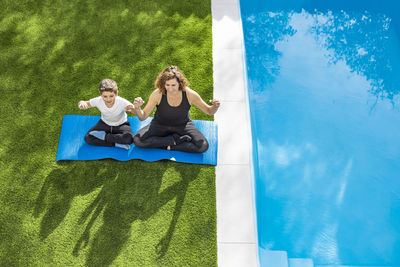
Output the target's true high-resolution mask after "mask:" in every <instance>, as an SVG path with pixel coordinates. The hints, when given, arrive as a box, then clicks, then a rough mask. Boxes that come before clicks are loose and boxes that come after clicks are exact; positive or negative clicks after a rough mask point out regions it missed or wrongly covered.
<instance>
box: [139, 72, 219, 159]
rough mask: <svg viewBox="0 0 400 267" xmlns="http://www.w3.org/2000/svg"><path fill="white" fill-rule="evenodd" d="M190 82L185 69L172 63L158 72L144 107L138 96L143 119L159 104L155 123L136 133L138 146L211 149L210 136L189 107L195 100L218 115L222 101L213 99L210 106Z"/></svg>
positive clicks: (153, 121) (188, 149) (182, 149)
mask: <svg viewBox="0 0 400 267" xmlns="http://www.w3.org/2000/svg"><path fill="white" fill-rule="evenodd" d="M188 86H189V82H188V81H187V79H186V77H185V76H184V75H183V73H182V71H181V70H180V69H179V68H178V67H177V66H169V67H167V68H166V69H164V70H163V71H162V72H161V73H160V74H159V75H158V77H157V79H156V81H155V87H156V89H155V90H154V91H153V93H152V94H151V95H150V97H149V102H148V103H147V105H146V106H145V107H144V109H143V110H142V109H141V106H142V105H143V104H144V101H143V99H142V98H141V97H137V98H135V101H134V102H133V105H134V108H135V112H136V114H137V116H138V118H139V119H140V120H142V121H143V120H145V119H147V118H148V117H149V115H150V114H151V113H152V111H153V110H154V108H155V107H157V110H156V113H155V115H154V119H153V120H152V121H151V123H150V124H149V125H147V126H145V127H143V128H142V129H140V130H139V132H138V133H137V134H136V136H135V137H134V139H133V141H134V143H135V145H136V146H138V147H157V148H165V149H168V150H179V151H185V152H192V153H202V152H204V151H206V150H207V149H208V142H207V140H206V138H205V137H204V135H203V134H202V133H201V132H200V131H199V130H198V129H197V128H196V127H195V126H194V124H193V122H192V121H191V120H190V115H189V109H190V107H191V105H192V104H193V105H195V106H196V107H198V108H199V109H200V110H201V111H203V112H204V113H206V114H208V115H214V114H215V113H216V112H217V110H218V108H219V106H220V102H219V101H218V100H215V99H214V100H210V103H211V106H209V105H207V104H206V103H205V102H204V101H203V99H201V97H200V95H199V94H198V93H196V92H195V91H193V90H192V89H190V88H189V87H188Z"/></svg>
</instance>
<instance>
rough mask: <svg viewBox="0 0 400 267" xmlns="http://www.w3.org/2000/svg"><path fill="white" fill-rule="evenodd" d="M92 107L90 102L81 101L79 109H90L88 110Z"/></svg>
mask: <svg viewBox="0 0 400 267" xmlns="http://www.w3.org/2000/svg"><path fill="white" fill-rule="evenodd" d="M91 107H92V105H90V102H89V101H85V100H81V101H79V103H78V108H79V109H88V108H91Z"/></svg>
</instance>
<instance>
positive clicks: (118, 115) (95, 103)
mask: <svg viewBox="0 0 400 267" xmlns="http://www.w3.org/2000/svg"><path fill="white" fill-rule="evenodd" d="M89 102H90V105H91V106H92V107H96V108H98V109H99V110H100V112H101V119H102V120H103V121H104V122H105V123H106V124H108V125H110V126H118V125H121V124H123V123H124V122H126V121H127V119H128V115H126V112H125V108H126V106H129V105H132V106H133V104H132V103H131V102H129V101H128V100H126V99H125V98H122V97H119V96H117V97H116V98H115V103H114V105H113V106H112V107H111V108H108V107H107V106H106V103H105V102H104V100H103V98H101V96H98V97H95V98H92V99H90V100H89Z"/></svg>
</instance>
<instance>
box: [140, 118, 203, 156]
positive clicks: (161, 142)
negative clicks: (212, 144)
mask: <svg viewBox="0 0 400 267" xmlns="http://www.w3.org/2000/svg"><path fill="white" fill-rule="evenodd" d="M172 134H178V135H180V136H182V135H189V136H190V137H191V138H192V141H191V142H182V143H180V144H179V145H174V143H175V140H174V138H173V137H172V136H171V135H172ZM133 142H134V143H135V146H138V147H153V148H164V149H165V148H167V147H168V146H170V148H171V150H179V151H184V152H191V153H203V152H204V151H206V150H207V149H208V142H207V139H206V138H205V137H204V135H203V134H202V133H201V132H200V131H199V130H198V129H197V128H196V126H194V123H193V122H192V121H189V122H187V123H186V124H184V125H182V126H165V125H161V124H158V123H157V122H155V121H152V122H151V123H150V124H149V125H147V126H145V127H143V128H142V129H140V130H139V132H137V134H136V135H135V137H134V138H133Z"/></svg>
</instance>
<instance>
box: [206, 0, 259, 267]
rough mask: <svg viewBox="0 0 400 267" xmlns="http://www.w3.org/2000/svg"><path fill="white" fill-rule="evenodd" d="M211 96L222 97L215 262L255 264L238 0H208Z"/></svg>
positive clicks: (217, 176)
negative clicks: (216, 259) (210, 10)
mask: <svg viewBox="0 0 400 267" xmlns="http://www.w3.org/2000/svg"><path fill="white" fill-rule="evenodd" d="M211 6H212V15H213V20H212V23H213V26H212V28H213V69H214V77H213V78H214V97H215V98H218V99H220V100H221V108H220V110H219V111H218V112H217V114H216V115H215V121H216V122H217V123H218V129H219V133H218V138H219V142H218V143H219V144H218V153H219V155H218V165H217V167H216V198H217V246H218V266H222V267H224V266H229V267H231V266H250V267H251V266H259V263H258V257H257V245H256V244H257V243H256V242H257V239H256V227H255V222H256V218H255V216H254V214H255V212H254V211H255V209H254V197H253V193H252V192H254V191H253V186H254V182H253V180H252V177H253V176H252V175H251V170H252V168H251V166H250V163H251V128H250V114H249V109H248V105H247V103H248V95H247V92H246V89H245V88H246V84H245V79H246V78H245V65H244V61H243V60H244V54H243V51H244V50H243V33H242V24H241V19H240V10H239V9H240V8H239V3H238V1H237V0H212V1H211Z"/></svg>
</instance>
